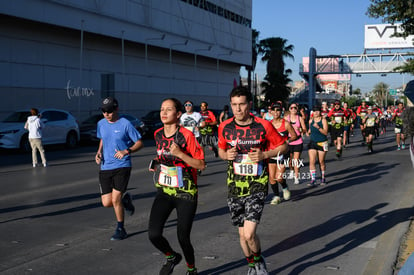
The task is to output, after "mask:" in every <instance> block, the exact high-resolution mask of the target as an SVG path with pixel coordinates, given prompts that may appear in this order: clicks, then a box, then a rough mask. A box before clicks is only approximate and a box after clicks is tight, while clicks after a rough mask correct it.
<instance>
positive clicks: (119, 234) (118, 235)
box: [111, 228, 128, 241]
mask: <svg viewBox="0 0 414 275" xmlns="http://www.w3.org/2000/svg"><path fill="white" fill-rule="evenodd" d="M127 236H128V234H127V233H126V231H125V228H117V229H116V230H115V234H114V235H112V237H111V241H120V240H123V239H125V238H126V237H127Z"/></svg>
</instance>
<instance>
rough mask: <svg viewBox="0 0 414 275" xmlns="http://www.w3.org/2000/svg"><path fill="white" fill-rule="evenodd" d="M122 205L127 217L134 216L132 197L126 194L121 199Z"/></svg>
mask: <svg viewBox="0 0 414 275" xmlns="http://www.w3.org/2000/svg"><path fill="white" fill-rule="evenodd" d="M122 204H123V205H124V208H125V211H126V212H127V213H128V215H130V216H132V215H134V212H135V206H134V205H133V204H132V197H131V195H130V194H129V193H128V192H126V193H125V194H124V196H123V197H122Z"/></svg>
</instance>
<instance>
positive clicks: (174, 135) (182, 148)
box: [148, 98, 205, 275]
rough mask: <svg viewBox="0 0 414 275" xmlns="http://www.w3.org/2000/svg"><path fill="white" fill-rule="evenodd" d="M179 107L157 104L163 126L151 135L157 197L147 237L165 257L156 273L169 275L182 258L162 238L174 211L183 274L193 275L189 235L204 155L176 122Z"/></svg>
mask: <svg viewBox="0 0 414 275" xmlns="http://www.w3.org/2000/svg"><path fill="white" fill-rule="evenodd" d="M181 110H182V105H181V103H180V101H178V100H177V99H175V98H169V99H165V100H164V101H163V102H162V104H161V111H160V117H161V121H162V122H163V124H164V127H162V128H160V129H158V130H157V131H155V133H154V138H155V142H156V147H157V158H156V159H155V161H156V162H157V164H159V165H157V167H156V168H153V167H150V171H154V172H156V173H155V175H156V176H155V177H154V181H155V186H156V188H157V195H156V197H155V199H154V202H153V205H152V208H151V214H150V220H149V227H148V235H149V239H150V241H151V242H152V244H153V245H154V246H155V247H156V248H158V249H159V250H160V251H161V252H162V253H164V254H165V256H166V258H167V261H166V263H165V264H164V265H163V267H162V269H161V271H160V273H159V274H171V273H172V270H173V269H174V267H175V266H176V265H177V264H178V263H179V262H180V261H181V259H182V256H181V255H180V254H179V253H177V252H175V251H174V250H173V249H172V248H171V246H170V244H169V242H168V240H167V239H166V238H165V237H164V236H163V235H162V233H163V229H164V225H165V223H166V221H167V219H168V217H169V216H170V214H171V212H172V211H173V210H174V209H176V211H177V236H178V241H179V243H180V246H181V248H182V250H183V253H184V257H185V259H186V261H187V267H188V272H187V274H190V275H192V274H197V269H196V268H195V265H194V263H195V259H194V248H193V246H192V244H191V240H190V233H191V227H192V225H193V220H194V216H195V213H196V209H197V195H198V194H197V169H200V170H203V169H204V168H205V162H204V152H203V150H202V148H201V146H200V145H199V143H198V142H197V140H196V138H195V136H194V134H193V133H192V132H191V131H189V130H187V129H186V128H184V127H180V125H179V121H180V116H181V114H182V111H181Z"/></svg>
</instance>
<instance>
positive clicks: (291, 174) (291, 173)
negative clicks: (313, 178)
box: [288, 170, 295, 179]
mask: <svg viewBox="0 0 414 275" xmlns="http://www.w3.org/2000/svg"><path fill="white" fill-rule="evenodd" d="M294 176H295V172H294V171H293V170H290V172H289V176H288V179H293V177H294Z"/></svg>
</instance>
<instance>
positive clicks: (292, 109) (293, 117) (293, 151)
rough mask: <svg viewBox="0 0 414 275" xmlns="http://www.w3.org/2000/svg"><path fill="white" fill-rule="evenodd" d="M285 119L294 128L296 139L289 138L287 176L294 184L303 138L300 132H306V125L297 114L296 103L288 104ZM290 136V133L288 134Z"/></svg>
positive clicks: (298, 173) (297, 181)
mask: <svg viewBox="0 0 414 275" xmlns="http://www.w3.org/2000/svg"><path fill="white" fill-rule="evenodd" d="M285 119H286V120H287V121H288V122H289V123H290V125H291V126H292V128H293V129H294V130H295V133H296V136H297V138H296V139H292V140H289V168H290V174H289V178H293V179H294V182H293V183H294V184H299V183H300V181H299V178H300V177H299V175H300V165H299V163H300V161H299V159H300V156H301V154H302V151H303V139H302V133H306V131H307V129H306V125H305V120H304V119H303V117H301V116H300V115H298V105H297V104H296V103H292V104H290V106H289V114H288V115H286V116H285ZM289 137H291V134H289Z"/></svg>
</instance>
